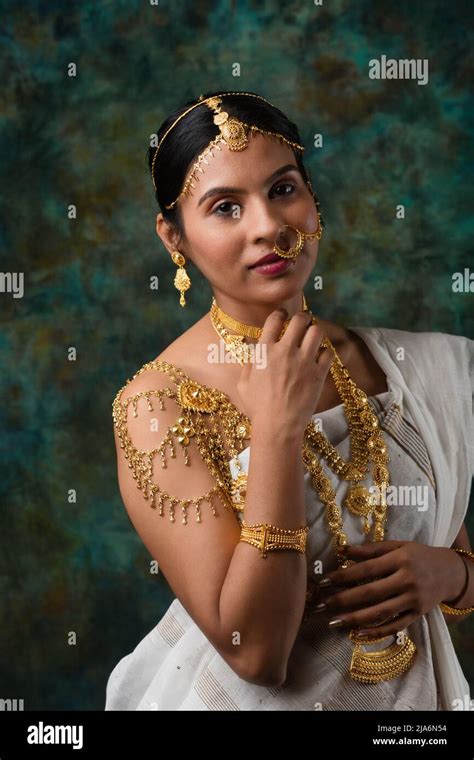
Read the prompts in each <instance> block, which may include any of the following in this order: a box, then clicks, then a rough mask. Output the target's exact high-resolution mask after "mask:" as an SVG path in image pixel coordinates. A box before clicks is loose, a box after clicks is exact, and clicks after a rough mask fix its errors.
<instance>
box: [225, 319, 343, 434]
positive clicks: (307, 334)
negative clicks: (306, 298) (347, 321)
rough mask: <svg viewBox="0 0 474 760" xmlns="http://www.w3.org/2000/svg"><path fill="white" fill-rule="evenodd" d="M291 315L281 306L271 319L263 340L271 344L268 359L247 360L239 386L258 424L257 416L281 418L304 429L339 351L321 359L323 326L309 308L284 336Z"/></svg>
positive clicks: (244, 405) (280, 421) (324, 353)
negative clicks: (286, 321)
mask: <svg viewBox="0 0 474 760" xmlns="http://www.w3.org/2000/svg"><path fill="white" fill-rule="evenodd" d="M286 315H287V312H286V311H284V312H283V311H282V310H275V311H272V313H271V314H269V316H268V317H267V319H266V320H265V324H264V325H263V328H262V334H261V336H260V340H259V343H260V344H262V345H265V346H266V357H265V358H266V363H265V365H263V366H259V365H258V364H256V363H254V362H247V363H245V364H244V365H243V367H242V372H241V375H240V378H239V380H238V382H237V391H238V393H239V395H240V396H241V398H242V408H245V410H246V414H247V416H248V417H249V418H250V420H251V422H252V424H253V423H254V422H255V420H256V419H257V418H262V419H263V421H264V423H265V422H267V423H268V420H275V419H277V420H278V424H279V426H282V425H283V426H285V427H286V426H288V429H296V430H301V431H303V430H304V429H305V427H306V425H307V424H308V422H309V418H310V417H311V415H312V414H313V413H314V409H315V406H316V404H317V402H318V400H319V397H320V395H321V392H322V390H323V387H324V383H325V380H326V376H327V373H328V371H329V368H330V366H331V363H332V361H333V355H332V352H331V351H330V350H329V349H324V350H323V351H322V352H321V355H320V357H319V358H318V361H316V357H317V354H318V349H319V347H320V345H321V341H322V339H323V332H322V329H321V328H320V327H319V325H317V326H316V325H313V324H312V323H311V319H310V316H309V315H308V313H307V312H305V311H299V312H297V313H296V314H295V315H294V316H293V317H292V318H291V319H290V322H289V324H288V327H287V329H286V331H285V334H284V335H283V337H282V338H281V340H278V338H279V336H280V333H281V330H282V328H283V323H284V320H285V318H286ZM262 355H265V354H263V352H262Z"/></svg>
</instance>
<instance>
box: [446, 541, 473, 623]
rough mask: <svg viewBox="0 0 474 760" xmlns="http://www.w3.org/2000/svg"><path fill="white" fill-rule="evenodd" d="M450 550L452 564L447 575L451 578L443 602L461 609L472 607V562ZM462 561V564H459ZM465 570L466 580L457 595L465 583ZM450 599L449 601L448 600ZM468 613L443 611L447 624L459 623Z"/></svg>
mask: <svg viewBox="0 0 474 760" xmlns="http://www.w3.org/2000/svg"><path fill="white" fill-rule="evenodd" d="M447 551H449V552H450V555H449V556H450V560H451V565H452V572H451V571H449V573H448V577H449V578H450V579H451V584H450V588H449V593H447V594H446V596H445V598H444V599H443V602H444V603H445V604H447V605H449V606H450V607H453V608H455V609H462V608H465V607H474V563H473V562H471V561H470V560H469V559H467V558H466V559H465V558H463V557H462V555H460V554H458V553H457V552H454V551H452V550H447ZM461 563H462V565H461ZM466 572H467V577H468V582H467V585H466V588H465V591H464V594H463V595H462V596H460V597H459V598H458V596H459V594H460V591H461V590H462V589H463V587H464V585H465V584H466ZM450 600H451V601H450ZM469 614H470V613H466V615H448V614H447V613H444V612H443V615H444V619H445V620H446V622H447V623H448V625H452V624H453V623H459V621H460V620H465V618H466V617H468V615H469Z"/></svg>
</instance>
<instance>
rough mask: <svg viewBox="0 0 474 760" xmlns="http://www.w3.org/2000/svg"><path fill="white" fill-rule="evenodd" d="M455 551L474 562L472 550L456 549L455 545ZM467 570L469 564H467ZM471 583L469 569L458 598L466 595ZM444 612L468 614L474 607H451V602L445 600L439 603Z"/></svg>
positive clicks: (448, 613) (473, 610)
mask: <svg viewBox="0 0 474 760" xmlns="http://www.w3.org/2000/svg"><path fill="white" fill-rule="evenodd" d="M450 548H451V549H452V550H453V551H454V552H457V553H458V554H461V555H462V556H464V557H467V558H468V559H470V560H471V562H474V554H472V552H468V551H466V549H455V548H454V547H452V546H451V547H450ZM466 570H467V565H466ZM468 585H469V571H468V570H467V580H466V583H465V584H464V588H463V590H462V591H461V593H460V594H458V597H457V598H461V599H462V597H463V596H464V594H465V593H466V591H467V587H468ZM439 607H440V609H441V611H442V612H445V613H446V614H447V615H468V614H469V613H470V612H474V607H464V608H460V607H450V606H449V604H444V602H441V603H440V605H439Z"/></svg>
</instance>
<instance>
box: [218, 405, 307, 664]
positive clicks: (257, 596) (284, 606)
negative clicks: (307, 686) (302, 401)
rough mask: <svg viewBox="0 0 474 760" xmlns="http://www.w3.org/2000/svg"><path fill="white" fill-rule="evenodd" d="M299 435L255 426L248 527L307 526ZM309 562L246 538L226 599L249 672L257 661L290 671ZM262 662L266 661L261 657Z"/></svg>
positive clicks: (225, 625)
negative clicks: (263, 552) (266, 550)
mask: <svg viewBox="0 0 474 760" xmlns="http://www.w3.org/2000/svg"><path fill="white" fill-rule="evenodd" d="M302 440H303V433H302V432H301V436H299V435H296V434H293V433H291V432H290V433H287V432H286V431H285V429H284V426H283V425H279V424H278V421H276V424H275V425H272V424H271V423H270V425H269V423H268V419H267V420H266V421H265V423H262V424H260V423H259V422H258V421H257V420H256V421H254V422H253V424H252V450H251V456H250V463H249V472H248V479H247V490H246V499H245V510H244V516H245V522H246V523H247V524H249V525H254V524H258V523H264V522H266V523H270V524H272V525H276V526H277V527H279V528H287V529H291V530H295V529H298V528H302V527H304V526H305V525H306V508H305V498H304V479H303V476H304V465H303V461H302V456H301V446H302ZM306 578H307V572H306V557H305V555H304V554H301V553H299V552H297V551H295V550H278V551H270V552H269V553H268V554H267V557H266V558H265V559H264V558H262V556H261V554H260V551H259V550H258V549H257V548H256V547H254V546H251V545H250V544H247V543H245V542H243V541H240V542H239V543H238V544H237V546H236V548H235V551H234V554H233V556H232V560H231V563H230V565H229V568H228V571H227V574H226V578H225V581H224V584H223V586H222V591H221V595H220V604H219V613H220V624H221V630H222V636H223V638H224V639H225V638H228V639H230V637H231V636H233V637H235V632H238V633H239V635H240V636H239V639H240V643H239V644H238V645H237V646H238V648H239V649H238V651H236V656H237V657H238V658H239V659H240V661H241V662H244V663H245V664H246V667H247V668H248V670H249V671H250V672H252V671H257V670H258V662H259V661H260V662H264V663H265V664H264V665H263V668H264V669H265V668H266V669H267V670H268V671H269V672H271V671H272V672H282V673H283V674H284V672H285V671H286V662H287V659H288V656H289V654H290V651H291V649H292V647H293V644H294V641H295V638H296V635H297V632H298V629H299V626H300V623H301V618H302V615H303V610H304V604H305V595H306ZM260 658H261V659H260Z"/></svg>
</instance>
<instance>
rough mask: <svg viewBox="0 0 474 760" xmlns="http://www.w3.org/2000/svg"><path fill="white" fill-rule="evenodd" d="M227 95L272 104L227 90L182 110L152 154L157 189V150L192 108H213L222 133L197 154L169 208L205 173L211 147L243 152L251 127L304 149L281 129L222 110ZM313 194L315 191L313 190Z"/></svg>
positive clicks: (153, 177) (258, 96)
mask: <svg viewBox="0 0 474 760" xmlns="http://www.w3.org/2000/svg"><path fill="white" fill-rule="evenodd" d="M227 95H245V96H248V97H252V98H258V99H259V100H263V101H264V102H265V103H268V105H271V103H270V102H269V101H268V100H266V99H265V98H263V97H262V96H261V95H256V94H254V93H251V92H225V93H223V94H222V95H213V96H211V97H209V98H203V96H202V95H200V96H199V99H198V102H197V103H195V104H194V105H193V106H191V107H190V108H188V109H187V110H186V111H184V113H182V114H181V115H180V116H178V118H177V119H176V120H175V121H174V122H173V124H172V125H171V127H169V128H168V129H167V130H166V132H165V134H164V135H163V137H162V138H161V140H160V142H159V144H158V147H157V148H156V150H155V155H154V156H153V161H152V165H151V178H152V181H153V186H154V188H155V190H156V189H157V185H156V182H155V161H156V157H157V155H158V151H159V149H160V147H161V145H162V144H163V141H164V140H165V138H166V137H167V135H168V134H169V133H170V132H171V130H172V129H173V128H174V127H175V126H176V124H177V123H178V122H179V121H181V119H183V118H184V117H185V116H186V115H187V114H188V113H189V112H190V111H192V110H193V109H194V108H197V106H199V105H206V106H208V108H210V109H211V110H212V111H214V124H215V125H216V126H218V127H219V134H218V135H217V136H216V137H215V138H214V139H213V140H211V142H210V143H209V145H208V146H207V147H206V148H205V149H204V151H203V152H202V153H201V154H200V155H199V156H198V159H197V160H196V161H195V163H194V165H193V167H192V169H191V171H190V173H189V175H188V177H187V179H186V181H185V183H184V185H183V188H182V190H181V192H180V193H179V195H178V197H177V198H176V199H175V200H174V201H173V202H172V203H170V204H168V205H166V206H165V208H166V209H172V208H173V207H174V206H175V204H176V203H177V202H178V200H179V199H180V197H181V196H182V195H186V194H187V193H188V191H189V188H190V187H192V188H194V187H195V185H194V183H193V180H194V179H195V177H196V174H197V172H198V171H199V172H201V174H202V172H203V170H202V168H201V163H202V162H204V163H206V164H207V163H208V161H207V158H206V157H207V156H208V155H211V156H212V155H213V154H212V150H213V149H214V148H216V149H217V150H220V149H221V148H220V146H219V143H225V144H226V145H227V147H228V148H229V150H232V151H241V150H245V148H246V147H247V146H248V136H247V130H252V131H256V132H260V133H261V134H263V135H269V136H272V137H276V138H277V139H278V140H282V141H283V142H285V143H286V144H287V145H289V146H290V147H292V148H295V149H296V150H301V151H304V146H303V145H300V144H299V143H296V142H292V141H291V140H288V139H287V138H286V137H284V136H283V135H281V134H280V133H278V132H269V131H267V130H265V129H261V128H260V127H257V126H255V125H254V124H247V123H246V122H243V121H241V120H240V119H238V118H237V117H235V116H230V115H229V114H228V113H227V111H222V110H221V107H220V104H221V103H222V98H223V97H225V96H227ZM310 189H311V192H312V194H313V197H314V193H313V191H312V188H310Z"/></svg>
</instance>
